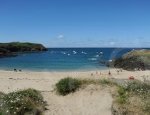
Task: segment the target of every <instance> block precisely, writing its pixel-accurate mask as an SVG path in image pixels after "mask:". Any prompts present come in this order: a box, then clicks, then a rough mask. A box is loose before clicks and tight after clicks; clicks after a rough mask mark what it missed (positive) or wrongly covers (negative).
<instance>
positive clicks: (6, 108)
mask: <svg viewBox="0 0 150 115" xmlns="http://www.w3.org/2000/svg"><path fill="white" fill-rule="evenodd" d="M45 106H46V102H44V101H43V97H42V95H41V93H40V92H39V91H37V90H34V89H26V90H20V91H16V92H11V93H8V94H1V96H0V114H2V115H25V114H26V115H27V114H28V115H42V112H43V111H44V110H45Z"/></svg>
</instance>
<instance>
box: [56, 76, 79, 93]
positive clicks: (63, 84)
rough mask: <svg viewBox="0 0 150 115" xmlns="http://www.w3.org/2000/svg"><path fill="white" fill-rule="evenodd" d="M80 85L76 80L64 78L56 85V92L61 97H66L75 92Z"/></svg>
mask: <svg viewBox="0 0 150 115" xmlns="http://www.w3.org/2000/svg"><path fill="white" fill-rule="evenodd" d="M80 85H81V83H80V81H79V80H77V79H73V78H69V77H68V78H64V79H61V80H60V81H59V82H58V83H57V84H56V88H57V92H58V93H59V94H61V95H67V94H69V93H71V92H75V91H76V90H77V89H78V88H79V87H80Z"/></svg>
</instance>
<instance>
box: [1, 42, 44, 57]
mask: <svg viewBox="0 0 150 115" xmlns="http://www.w3.org/2000/svg"><path fill="white" fill-rule="evenodd" d="M46 50H47V49H46V48H45V47H44V46H43V45H42V44H35V43H28V42H26V43H20V42H11V43H0V57H5V56H13V55H15V54H14V53H18V52H21V53H22V52H31V51H32V52H33V51H46Z"/></svg>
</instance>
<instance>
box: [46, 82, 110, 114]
mask: <svg viewBox="0 0 150 115" xmlns="http://www.w3.org/2000/svg"><path fill="white" fill-rule="evenodd" d="M43 95H44V98H45V99H46V100H48V109H49V111H46V112H45V115H111V105H112V97H111V94H110V93H109V91H108V90H107V89H103V88H101V87H100V86H95V85H89V86H87V87H86V88H85V89H80V90H79V91H77V92H75V93H73V94H69V95H67V96H59V95H56V94H55V93H46V92H45V93H43Z"/></svg>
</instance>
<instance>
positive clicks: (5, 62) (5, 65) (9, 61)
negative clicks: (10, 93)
mask: <svg viewBox="0 0 150 115" xmlns="http://www.w3.org/2000/svg"><path fill="white" fill-rule="evenodd" d="M131 50H133V48H123V49H122V48H49V50H48V51H47V52H40V53H26V54H19V56H17V57H9V58H1V59H0V69H3V70H13V69H14V68H16V69H22V70H32V71H66V70H68V71H70V70H96V69H106V68H107V67H106V66H105V65H103V64H101V63H100V61H101V60H111V59H112V58H116V57H120V56H122V55H123V54H124V53H126V52H128V51H131Z"/></svg>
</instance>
